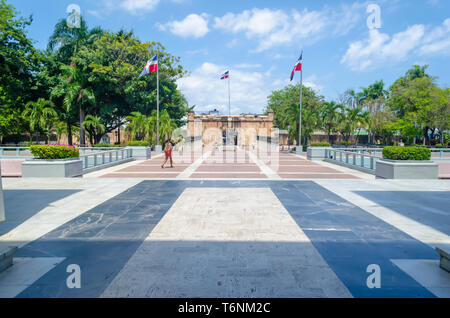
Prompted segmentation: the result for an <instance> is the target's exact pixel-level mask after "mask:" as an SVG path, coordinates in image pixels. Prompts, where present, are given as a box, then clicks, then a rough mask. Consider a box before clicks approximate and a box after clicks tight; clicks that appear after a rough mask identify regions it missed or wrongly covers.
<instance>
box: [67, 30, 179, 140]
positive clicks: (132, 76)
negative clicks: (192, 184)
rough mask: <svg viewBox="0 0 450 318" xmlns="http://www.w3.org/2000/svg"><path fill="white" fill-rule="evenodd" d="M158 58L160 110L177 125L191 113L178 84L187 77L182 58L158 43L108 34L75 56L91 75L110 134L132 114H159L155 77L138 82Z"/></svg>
mask: <svg viewBox="0 0 450 318" xmlns="http://www.w3.org/2000/svg"><path fill="white" fill-rule="evenodd" d="M154 54H158V59H159V75H160V110H161V112H162V111H163V110H164V109H166V110H167V111H168V112H169V115H170V117H171V118H173V119H174V120H175V122H176V123H177V125H181V124H183V122H182V118H183V117H185V116H186V114H187V112H188V106H187V102H186V100H185V98H184V96H183V95H182V94H181V92H180V91H179V90H178V89H177V84H176V81H177V80H178V79H179V78H180V77H181V76H183V75H184V74H185V72H184V70H183V68H182V66H181V65H179V64H178V63H179V58H177V57H174V56H172V55H171V54H169V53H168V52H166V50H165V48H164V47H163V46H162V45H161V44H160V43H158V42H146V43H142V42H141V41H139V40H138V39H137V38H136V37H135V36H134V34H133V33H132V32H125V31H123V30H121V31H119V32H117V33H105V34H103V36H102V37H100V38H98V39H97V40H95V41H94V42H93V44H92V45H91V46H85V47H83V48H82V49H81V50H80V52H79V53H77V54H76V57H75V59H74V60H75V62H76V63H77V65H79V66H83V69H84V70H85V71H86V72H87V73H89V74H90V77H89V81H90V83H91V85H92V87H93V88H94V94H95V95H96V105H95V107H94V108H91V109H90V113H91V114H95V115H98V116H100V117H101V118H102V120H103V123H104V124H105V127H106V131H107V132H110V131H112V130H114V129H116V128H118V127H120V126H122V125H123V124H124V123H125V122H126V117H127V116H128V115H130V114H131V113H132V112H139V113H141V114H143V115H145V116H151V114H152V112H153V111H154V110H156V95H157V94H156V74H150V75H146V76H142V77H140V78H139V74H140V73H141V71H142V68H143V67H144V65H145V64H146V63H147V61H148V59H149V58H150V57H151V56H152V55H154Z"/></svg>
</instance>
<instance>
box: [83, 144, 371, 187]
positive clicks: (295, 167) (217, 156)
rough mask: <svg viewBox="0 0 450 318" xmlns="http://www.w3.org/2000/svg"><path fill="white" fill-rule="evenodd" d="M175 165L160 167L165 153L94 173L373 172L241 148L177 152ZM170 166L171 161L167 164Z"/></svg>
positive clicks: (295, 175)
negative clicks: (190, 153)
mask: <svg viewBox="0 0 450 318" xmlns="http://www.w3.org/2000/svg"><path fill="white" fill-rule="evenodd" d="M173 157H174V166H175V168H166V169H161V165H162V163H163V161H164V158H163V156H162V155H159V156H156V157H155V158H153V159H151V160H148V161H145V162H135V163H133V164H130V165H127V167H125V168H124V167H118V168H113V169H108V170H106V171H103V172H100V173H95V174H94V176H95V177H102V178H144V179H274V180H277V179H297V180H301V179H307V180H310V179H359V178H365V179H370V178H373V176H371V175H368V174H365V173H361V172H358V171H356V170H351V169H347V168H341V167H337V166H336V165H330V164H325V163H316V162H311V161H308V160H306V158H305V157H304V156H298V155H295V154H289V153H280V154H277V155H276V156H274V157H273V158H272V157H270V154H269V155H268V157H267V158H264V157H263V156H261V155H258V154H256V153H254V152H252V151H247V150H243V149H240V148H231V149H228V150H222V149H209V150H205V151H204V152H203V155H202V156H200V155H199V156H198V157H195V156H194V155H192V156H191V155H189V156H188V158H186V157H184V155H183V154H182V153H178V152H175V153H174V156H173ZM167 167H169V165H168V166H167ZM88 177H89V176H88Z"/></svg>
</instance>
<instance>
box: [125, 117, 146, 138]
mask: <svg viewBox="0 0 450 318" xmlns="http://www.w3.org/2000/svg"><path fill="white" fill-rule="evenodd" d="M126 120H127V121H128V124H127V127H126V129H125V130H126V132H127V133H128V134H129V135H130V136H131V138H132V139H133V140H138V141H141V140H144V139H145V137H146V136H147V134H148V131H149V118H148V117H147V116H145V115H144V114H141V113H140V112H132V113H131V115H129V116H127V117H126Z"/></svg>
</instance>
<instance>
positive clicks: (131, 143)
mask: <svg viewBox="0 0 450 318" xmlns="http://www.w3.org/2000/svg"><path fill="white" fill-rule="evenodd" d="M128 146H130V147H149V146H150V143H149V142H148V141H145V140H144V141H129V142H128Z"/></svg>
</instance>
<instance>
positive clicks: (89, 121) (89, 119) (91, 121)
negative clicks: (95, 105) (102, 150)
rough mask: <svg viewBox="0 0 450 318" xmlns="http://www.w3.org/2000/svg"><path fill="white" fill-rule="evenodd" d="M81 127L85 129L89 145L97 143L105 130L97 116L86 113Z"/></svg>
mask: <svg viewBox="0 0 450 318" xmlns="http://www.w3.org/2000/svg"><path fill="white" fill-rule="evenodd" d="M82 127H83V128H84V129H85V130H86V131H87V133H88V136H89V141H90V142H91V145H95V144H97V143H98V142H99V141H100V140H101V139H102V136H103V134H104V133H105V131H106V129H105V125H103V124H102V119H101V118H100V117H99V116H92V115H87V116H86V118H85V120H84V123H83V124H82Z"/></svg>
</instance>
